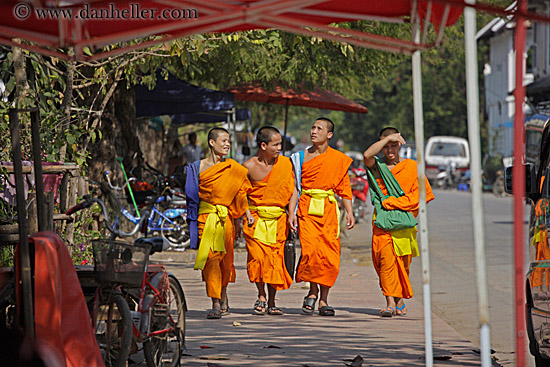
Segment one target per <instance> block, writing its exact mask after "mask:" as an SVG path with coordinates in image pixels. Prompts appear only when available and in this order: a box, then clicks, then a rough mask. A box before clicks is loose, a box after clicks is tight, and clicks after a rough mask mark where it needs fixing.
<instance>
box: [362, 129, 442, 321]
mask: <svg viewBox="0 0 550 367" xmlns="http://www.w3.org/2000/svg"><path fill="white" fill-rule="evenodd" d="M379 136H380V140H379V141H377V142H376V143H374V144H373V145H371V146H370V147H369V148H368V149H367V150H366V151H365V153H364V158H365V165H366V166H367V167H368V168H369V169H370V170H371V172H373V175H374V177H375V178H376V182H377V183H378V186H379V187H380V190H381V191H382V194H384V195H388V190H387V188H386V186H385V184H384V181H383V180H382V177H381V176H380V173H379V172H378V167H377V166H376V162H375V159H374V156H375V155H377V154H378V153H379V152H382V153H383V154H384V162H385V163H386V165H387V166H388V168H389V169H390V170H391V173H392V174H393V176H394V177H395V179H396V180H397V182H398V183H399V186H401V189H402V190H403V191H404V192H405V195H404V196H401V197H398V198H396V197H393V196H390V197H388V198H387V199H385V200H384V201H383V202H382V205H383V206H384V208H385V209H388V210H395V209H400V210H404V211H409V212H411V213H412V214H413V215H414V216H415V217H416V216H417V215H418V208H419V188H418V178H417V170H416V167H417V163H416V161H414V160H412V159H403V158H401V157H399V146H400V144H405V140H404V139H403V137H402V136H401V134H400V133H399V132H398V131H397V129H395V128H393V127H387V128H384V129H382V130H381V131H380V134H379ZM425 182H426V202H430V201H431V200H433V199H434V195H433V193H432V189H431V187H430V184H429V183H428V180H427V179H426V180H425ZM373 220H374V219H373ZM399 232H401V233H400V236H399V237H398V236H397V233H395V232H389V231H385V230H383V229H380V228H378V227H377V226H376V225H374V222H373V226H372V261H373V264H374V267H375V269H376V272H377V273H378V277H379V278H380V288H381V289H382V293H383V294H384V296H385V297H386V308H385V309H382V310H381V311H380V313H381V315H382V316H385V317H391V316H393V315H405V314H406V313H407V308H406V306H405V302H404V300H403V299H404V298H407V299H408V298H412V296H413V291H412V287H411V282H410V280H409V268H410V264H411V261H412V258H413V257H414V256H418V244H417V242H416V228H411V229H409V230H405V232H406V234H407V236H403V235H402V233H403V231H399ZM403 241H404V242H403Z"/></svg>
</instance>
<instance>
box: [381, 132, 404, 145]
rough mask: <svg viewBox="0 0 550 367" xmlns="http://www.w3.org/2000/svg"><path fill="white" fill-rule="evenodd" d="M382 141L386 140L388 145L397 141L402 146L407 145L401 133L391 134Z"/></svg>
mask: <svg viewBox="0 0 550 367" xmlns="http://www.w3.org/2000/svg"><path fill="white" fill-rule="evenodd" d="M382 139H386V141H387V142H388V143H389V142H394V141H396V142H398V143H399V144H401V145H403V144H405V139H403V137H402V136H401V133H395V134H390V135H388V136H385V137H383V138H382Z"/></svg>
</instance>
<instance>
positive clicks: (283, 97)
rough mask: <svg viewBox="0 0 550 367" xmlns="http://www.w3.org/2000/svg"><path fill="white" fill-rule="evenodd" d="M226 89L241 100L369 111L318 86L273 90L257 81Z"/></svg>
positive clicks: (358, 111)
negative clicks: (301, 89) (311, 89)
mask: <svg viewBox="0 0 550 367" xmlns="http://www.w3.org/2000/svg"><path fill="white" fill-rule="evenodd" d="M227 91H228V92H231V93H233V94H235V99H238V100H241V101H253V102H264V103H275V104H282V105H291V106H302V107H312V108H320V109H324V110H336V111H346V112H356V113H368V112H369V111H368V110H367V108H366V107H365V106H363V105H360V104H358V103H355V102H353V101H350V100H349V99H347V98H345V97H344V96H342V95H340V94H338V93H336V92H332V91H329V90H323V89H320V88H315V89H314V90H313V91H309V90H303V91H300V92H297V91H295V90H293V89H286V90H283V89H282V88H281V87H279V86H277V87H275V88H274V90H272V91H269V90H267V89H265V88H264V87H262V86H260V84H259V83H254V84H243V85H239V86H235V87H231V88H228V89H227Z"/></svg>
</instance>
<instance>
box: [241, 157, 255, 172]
mask: <svg viewBox="0 0 550 367" xmlns="http://www.w3.org/2000/svg"><path fill="white" fill-rule="evenodd" d="M257 164H258V157H256V156H254V157H251V158H250V159H249V160H247V161H246V162H244V163H243V167H244V168H246V169H248V170H250V169H253V168H254V166H256V165H257Z"/></svg>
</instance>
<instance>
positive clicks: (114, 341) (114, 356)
mask: <svg viewBox="0 0 550 367" xmlns="http://www.w3.org/2000/svg"><path fill="white" fill-rule="evenodd" d="M94 203H97V204H99V205H100V206H101V208H102V211H103V215H104V216H105V221H106V223H107V229H108V230H109V231H110V232H111V233H112V234H113V237H116V236H119V237H125V236H127V234H128V233H127V232H121V231H120V230H116V229H115V228H113V227H112V226H111V225H110V221H109V216H108V213H107V210H106V207H105V204H104V203H103V201H101V200H100V199H95V198H94V199H92V198H90V197H89V196H88V197H85V199H84V201H82V202H81V203H79V204H77V205H76V206H75V207H73V208H71V209H69V210H68V211H67V214H68V215H70V214H73V213H75V212H77V211H78V210H81V209H84V208H87V207H90V206H91V205H93V204H94ZM143 218H145V216H144V217H143ZM136 227H139V223H138V225H136ZM92 246H93V256H94V271H93V275H94V279H95V281H96V282H97V283H98V284H99V285H98V286H97V287H96V288H95V291H93V292H92V294H90V292H86V291H85V295H86V294H88V296H89V298H90V301H89V309H90V316H91V319H92V325H93V326H94V329H95V332H96V338H97V341H98V344H99V347H100V349H101V351H102V356H103V359H104V361H105V364H106V366H111V367H121V366H125V365H126V361H127V359H128V356H129V355H130V354H131V353H134V352H137V351H138V348H137V344H138V343H142V344H143V353H144V356H145V360H146V362H147V365H148V366H149V367H164V366H170V367H175V366H179V364H180V358H181V354H182V351H183V349H184V343H185V312H187V304H186V301H185V295H184V293H183V288H182V287H181V284H180V283H179V282H178V280H177V279H176V277H175V276H173V275H172V274H170V273H168V272H166V269H165V268H164V266H163V265H160V264H149V255H150V254H152V253H155V252H160V251H163V250H166V249H167V248H168V247H169V244H168V242H167V240H166V239H163V238H161V237H152V238H143V237H142V238H138V239H136V240H135V241H134V244H133V245H132V244H130V243H127V242H121V241H115V240H114V238H112V239H110V240H95V241H93V242H92ZM83 268H84V267H79V269H78V270H80V271H77V272H78V273H79V277H80V278H81V282H82V283H83V290H85V289H86V288H87V287H86V277H87V276H88V274H89V273H90V271H89V270H88V271H86V270H85V269H84V271H83ZM88 269H89V268H88ZM86 273H88V274H86ZM92 287H93V285H92V286H91V287H90V286H89V287H88V288H92Z"/></svg>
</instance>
